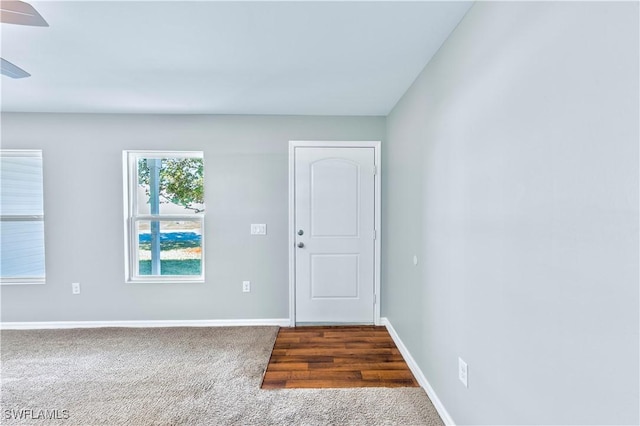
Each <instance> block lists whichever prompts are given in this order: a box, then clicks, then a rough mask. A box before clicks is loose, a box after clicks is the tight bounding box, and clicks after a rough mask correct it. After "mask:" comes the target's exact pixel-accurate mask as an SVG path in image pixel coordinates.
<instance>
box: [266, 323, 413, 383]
mask: <svg viewBox="0 0 640 426" xmlns="http://www.w3.org/2000/svg"><path fill="white" fill-rule="evenodd" d="M404 386H411V387H415V386H418V383H417V381H416V380H415V378H414V377H413V375H412V374H411V370H409V367H408V366H407V364H406V363H405V362H404V360H403V359H402V355H401V354H400V351H399V350H398V348H397V347H396V345H395V344H394V342H393V339H391V336H390V335H389V333H388V332H387V330H386V328H385V327H374V326H344V327H343V326H321V327H297V328H281V329H280V331H279V333H278V336H277V338H276V342H275V344H274V348H273V351H272V354H271V359H270V360H269V365H268V367H267V370H266V371H265V374H264V379H263V383H262V388H263V389H282V388H345V387H404Z"/></svg>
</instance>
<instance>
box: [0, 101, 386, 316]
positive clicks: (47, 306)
mask: <svg viewBox="0 0 640 426" xmlns="http://www.w3.org/2000/svg"><path fill="white" fill-rule="evenodd" d="M384 135H385V119H384V117H368V118H359V117H349V118H347V117H342V118H340V117H285V116H277V117H276V116H188V115H185V116H164V115H162V116H160V115H158V116H152V115H98V114H66V115H65V114H19V113H15V114H9V113H4V114H2V147H3V148H33V149H42V150H43V158H44V191H45V246H46V267H47V283H46V285H23V286H18V285H14V286H2V287H0V289H1V292H2V302H1V303H2V321H83V320H156V319H161V320H182V319H234V318H239V319H251V318H288V316H289V311H288V303H289V302H288V301H289V293H288V291H289V287H288V275H287V274H288V267H287V265H288V260H287V256H288V245H287V244H288V243H287V241H288V240H287V227H288V226H287V221H288V204H287V203H288V198H287V194H288V142H289V140H307V139H309V140H382V139H383V138H384ZM124 149H155V150H202V151H204V155H205V175H206V176H205V179H206V180H205V191H206V193H205V197H206V203H207V216H206V222H205V227H206V235H205V244H206V250H207V253H206V274H207V276H206V283H204V284H125V282H124V231H123V226H124V225H123V196H122V150H124ZM251 223H266V224H267V230H268V235H267V236H264V237H262V236H251V235H249V225H250V224H251ZM243 280H250V281H251V284H252V290H251V293H248V294H247V293H242V281H243ZM72 282H80V283H81V286H82V293H81V294H80V295H72V294H71V283H72Z"/></svg>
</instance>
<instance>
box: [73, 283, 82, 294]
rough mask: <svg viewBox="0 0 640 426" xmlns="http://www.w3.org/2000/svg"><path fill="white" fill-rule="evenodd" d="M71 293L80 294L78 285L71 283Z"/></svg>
mask: <svg viewBox="0 0 640 426" xmlns="http://www.w3.org/2000/svg"><path fill="white" fill-rule="evenodd" d="M71 293H72V294H80V283H71Z"/></svg>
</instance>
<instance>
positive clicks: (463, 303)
mask: <svg viewBox="0 0 640 426" xmlns="http://www.w3.org/2000/svg"><path fill="white" fill-rule="evenodd" d="M638 38H639V34H638V4H637V3H608V2H599V3H572V2H569V3H560V2H541V3H539V4H534V3H518V2H515V3H500V2H478V3H476V4H475V5H474V6H473V7H472V8H471V10H470V11H469V12H468V14H467V15H466V17H465V18H464V19H463V21H462V22H461V24H460V25H459V26H458V28H457V29H456V30H455V31H454V33H453V34H452V36H451V37H450V38H449V39H448V41H447V42H446V43H445V44H444V46H443V47H442V48H441V49H440V51H439V53H438V54H437V55H436V56H435V57H434V59H433V60H432V61H431V63H429V64H428V65H427V67H426V68H425V70H424V71H423V72H422V74H421V75H420V76H419V77H418V79H417V80H416V82H415V83H414V85H413V86H412V87H411V88H410V90H409V91H408V92H407V93H406V94H405V96H404V97H403V98H402V100H401V101H400V102H399V104H398V105H397V106H396V107H395V109H394V110H393V111H392V113H391V114H390V116H389V117H388V120H387V139H386V141H385V144H384V145H383V161H384V163H383V172H384V173H383V176H384V186H383V194H384V197H385V202H384V203H383V206H384V209H383V220H384V223H383V225H384V227H383V238H384V239H383V244H384V247H385V250H384V253H383V261H384V268H383V277H382V278H383V293H382V301H383V306H382V309H383V312H382V314H383V316H387V317H388V318H389V319H390V321H391V323H392V324H393V325H394V326H395V328H396V330H397V331H398V333H399V335H400V337H401V338H402V339H403V341H404V342H405V343H406V345H407V346H408V348H409V350H410V351H411V353H412V354H413V356H414V357H415V358H416V360H417V362H418V364H419V365H420V367H421V368H422V370H423V372H424V373H425V375H426V377H427V379H428V380H429V382H430V383H431V385H432V386H433V388H434V389H435V391H436V393H437V395H438V396H439V397H440V399H441V400H442V402H443V403H444V405H445V406H446V408H447V409H448V411H449V412H450V414H451V415H452V417H453V419H454V420H455V421H456V422H457V423H458V424H624V423H633V424H638V422H639V421H640V419H639V418H638V412H639V406H638V404H639V403H638V401H639V394H638V385H639V383H638V376H639V371H638V359H639V354H638V346H639V345H638V344H639V341H638V325H639V317H638V312H639V306H638V300H639V294H638V273H639V265H638V256H639V251H638V202H639V200H638V189H639V188H638V173H639V168H638V155H639V150H638V140H639V134H638V127H639V122H638V116H639V110H638V102H639V100H638V91H639V87H638V72H639V70H638V50H639V46H638ZM414 254H417V255H418V258H419V263H418V265H417V266H414V265H413V262H412V258H413V255H414ZM458 356H460V357H462V358H463V359H464V360H465V361H466V362H467V363H468V365H469V388H468V389H465V388H464V386H463V385H462V384H461V383H460V382H459V381H458V378H457V362H458Z"/></svg>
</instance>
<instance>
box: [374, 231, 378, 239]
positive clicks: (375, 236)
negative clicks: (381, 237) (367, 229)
mask: <svg viewBox="0 0 640 426" xmlns="http://www.w3.org/2000/svg"><path fill="white" fill-rule="evenodd" d="M373 239H374V240H377V239H378V230H377V229H374V230H373Z"/></svg>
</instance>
